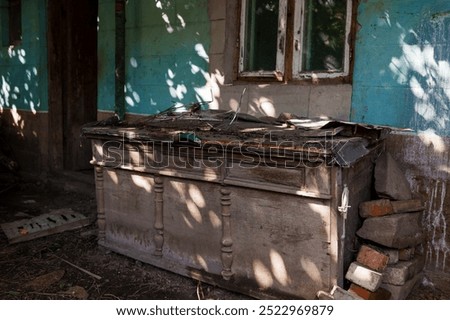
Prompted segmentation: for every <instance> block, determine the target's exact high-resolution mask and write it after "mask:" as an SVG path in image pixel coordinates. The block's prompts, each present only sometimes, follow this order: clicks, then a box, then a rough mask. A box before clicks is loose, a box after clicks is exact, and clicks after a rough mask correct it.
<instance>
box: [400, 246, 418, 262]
mask: <svg viewBox="0 0 450 320" xmlns="http://www.w3.org/2000/svg"><path fill="white" fill-rule="evenodd" d="M415 249H416V248H415V247H412V248H405V249H400V250H398V259H399V260H400V261H408V260H411V259H412V258H414V252H415Z"/></svg>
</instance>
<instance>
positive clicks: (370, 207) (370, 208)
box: [359, 199, 394, 218]
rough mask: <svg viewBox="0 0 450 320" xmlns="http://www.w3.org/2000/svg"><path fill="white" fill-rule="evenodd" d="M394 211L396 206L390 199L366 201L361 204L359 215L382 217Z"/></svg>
mask: <svg viewBox="0 0 450 320" xmlns="http://www.w3.org/2000/svg"><path fill="white" fill-rule="evenodd" d="M392 213H394V208H392V204H391V201H390V200H388V199H380V200H372V201H365V202H362V203H361V204H360V205H359V215H360V216H361V217H362V218H368V217H381V216H385V215H388V214H392Z"/></svg>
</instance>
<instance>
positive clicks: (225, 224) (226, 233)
mask: <svg viewBox="0 0 450 320" xmlns="http://www.w3.org/2000/svg"><path fill="white" fill-rule="evenodd" d="M220 193H221V194H222V197H221V199H220V204H221V205H222V241H221V244H222V249H221V251H222V277H223V278H224V279H225V280H230V279H231V277H232V276H233V272H232V271H231V265H232V264H233V248H232V246H233V239H232V238H231V222H230V217H231V213H230V205H231V197H230V193H231V191H230V190H228V189H225V188H223V189H221V190H220Z"/></svg>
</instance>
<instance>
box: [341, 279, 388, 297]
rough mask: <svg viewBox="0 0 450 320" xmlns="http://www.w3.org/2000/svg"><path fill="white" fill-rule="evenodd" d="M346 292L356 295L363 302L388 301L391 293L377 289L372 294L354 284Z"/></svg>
mask: <svg viewBox="0 0 450 320" xmlns="http://www.w3.org/2000/svg"><path fill="white" fill-rule="evenodd" d="M348 291H349V292H352V293H355V294H357V295H358V296H360V297H361V298H363V299H364V300H389V299H390V298H391V293H390V292H389V291H387V290H386V289H384V288H378V289H377V290H376V291H375V292H372V291H369V290H367V289H364V288H363V287H360V286H358V285H357V284H354V283H352V284H351V285H350V288H349V289H348Z"/></svg>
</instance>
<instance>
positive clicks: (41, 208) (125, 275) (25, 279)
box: [0, 182, 450, 300]
mask: <svg viewBox="0 0 450 320" xmlns="http://www.w3.org/2000/svg"><path fill="white" fill-rule="evenodd" d="M3 190H5V189H3ZM0 192H1V193H0V223H5V222H12V221H16V220H19V219H24V218H27V217H34V216H38V215H41V214H44V213H48V212H50V211H51V210H55V209H72V210H73V211H75V212H79V213H81V214H84V215H86V216H89V217H94V216H95V211H96V204H95V195H94V194H86V193H79V192H74V191H67V190H64V188H61V186H56V187H55V186H54V185H51V184H43V183H42V182H28V183H20V184H17V185H15V186H14V187H13V188H10V189H9V190H7V191H4V192H2V190H0ZM436 284H439V286H438V285H436ZM0 299H21V300H25V299H95V300H100V299H108V300H111V299H121V300H142V299H145V300H157V299H160V300H186V299H217V300H230V299H233V300H238V299H252V298H250V297H247V296H244V295H241V294H237V293H233V292H229V291H226V290H222V289H220V288H217V287H213V286H210V285H207V284H205V283H200V282H198V281H195V280H192V279H189V278H186V277H182V276H179V275H176V274H173V273H171V272H167V271H164V270H161V269H158V268H155V267H152V266H150V265H147V264H144V263H141V262H139V261H136V260H134V259H130V258H127V257H125V256H122V255H119V254H116V253H114V252H111V251H109V250H106V249H104V248H102V247H101V246H98V244H97V235H96V226H95V223H93V224H91V225H89V226H86V227H83V228H81V229H78V230H73V231H65V232H62V233H59V234H54V235H50V236H46V237H42V238H38V239H34V240H30V241H27V242H22V243H17V244H9V243H8V239H7V237H6V235H5V234H4V233H3V232H1V230H0ZM409 299H415V300H424V299H430V300H431V299H445V300H447V299H450V277H448V276H447V275H442V274H433V273H429V274H426V275H425V278H424V281H422V282H421V283H419V284H418V285H417V286H416V288H415V289H414V290H413V292H412V293H411V295H410V297H409Z"/></svg>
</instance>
